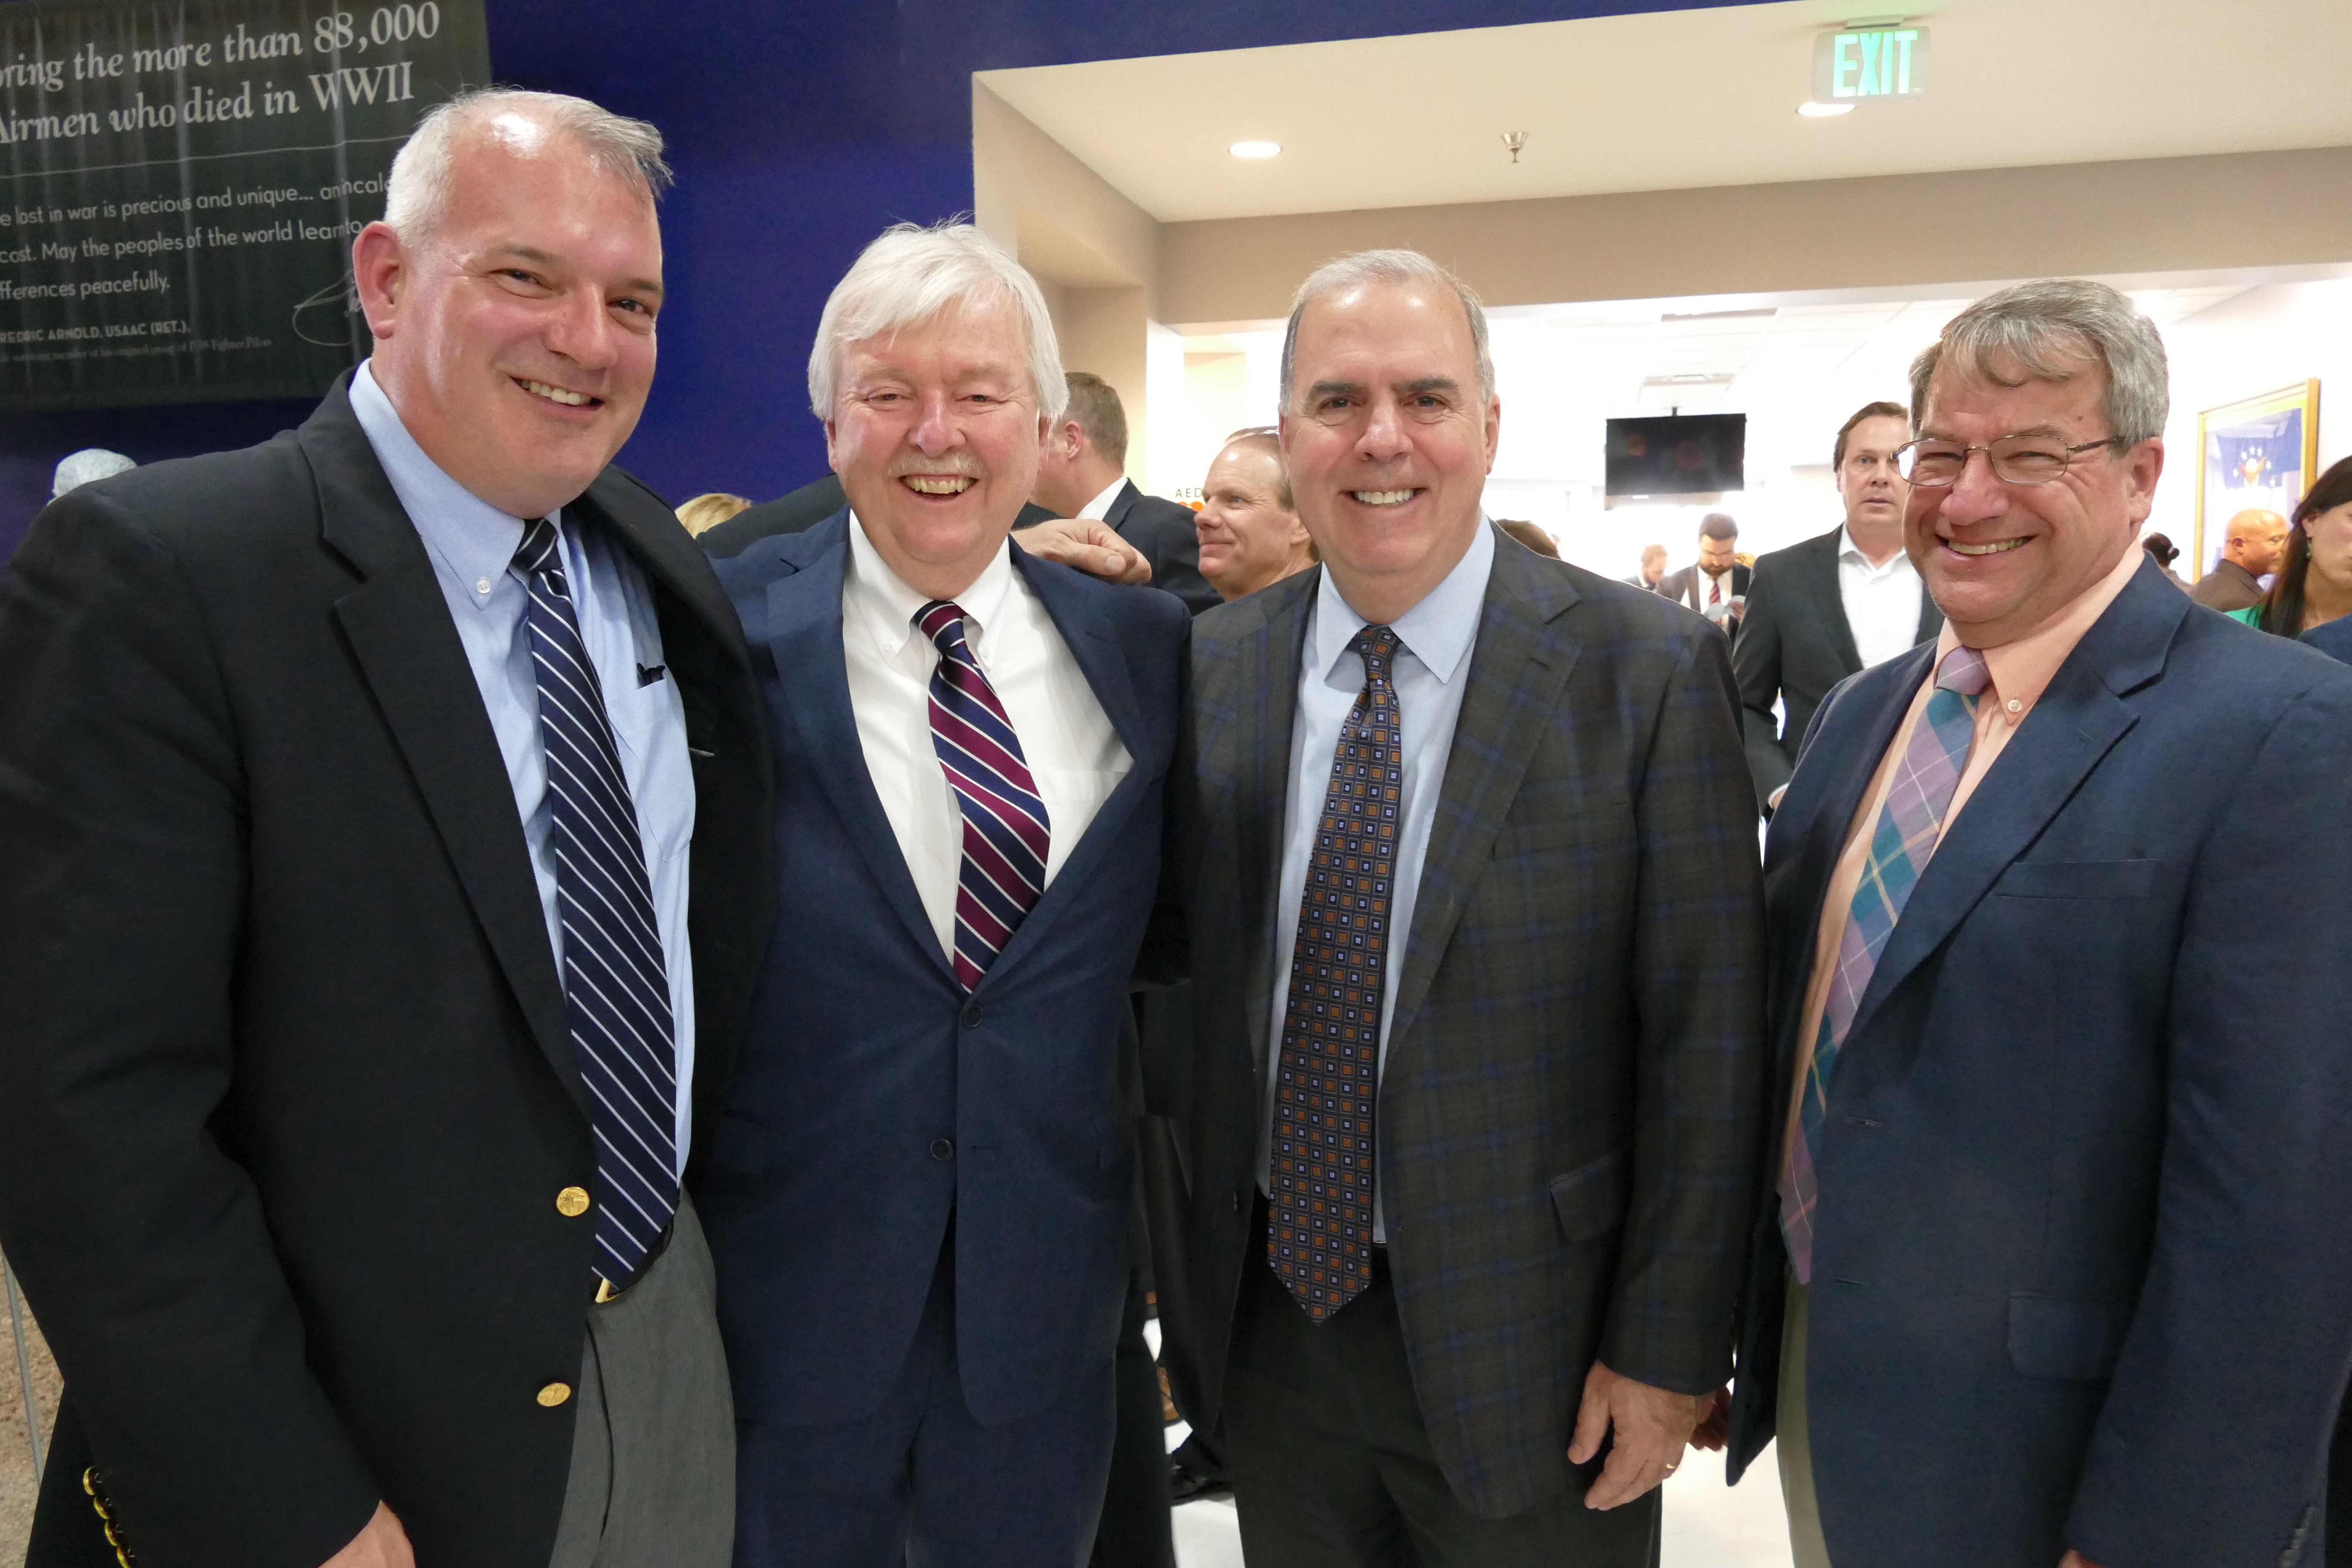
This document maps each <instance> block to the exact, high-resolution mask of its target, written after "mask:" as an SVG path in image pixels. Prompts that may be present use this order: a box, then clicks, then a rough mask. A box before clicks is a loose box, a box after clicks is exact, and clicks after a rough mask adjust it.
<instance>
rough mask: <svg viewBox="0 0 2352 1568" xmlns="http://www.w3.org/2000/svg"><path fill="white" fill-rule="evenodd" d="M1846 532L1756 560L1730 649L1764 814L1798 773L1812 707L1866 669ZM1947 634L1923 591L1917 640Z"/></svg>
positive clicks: (1837, 531)
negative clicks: (1850, 600)
mask: <svg viewBox="0 0 2352 1568" xmlns="http://www.w3.org/2000/svg"><path fill="white" fill-rule="evenodd" d="M1844 531H1845V530H1844V529H1843V527H1839V528H1834V529H1832V530H1831V531H1829V532H1827V533H1824V534H1822V535H1820V536H1819V537H1817V538H1813V539H1808V540H1806V541H1805V542H1802V543H1801V544H1791V545H1790V546H1789V547H1788V548H1787V549H1786V550H1775V551H1771V552H1768V553H1766V554H1763V555H1759V556H1758V557H1757V559H1756V576H1755V580H1754V582H1753V584H1751V585H1750V586H1749V588H1748V616H1747V618H1746V619H1745V620H1744V621H1742V622H1741V623H1740V626H1739V636H1738V639H1737V640H1736V641H1734V642H1733V644H1732V645H1731V668H1732V672H1733V673H1734V674H1735V675H1737V676H1738V678H1739V701H1740V704H1741V706H1742V707H1744V708H1745V709H1746V710H1747V715H1746V723H1747V726H1748V772H1749V773H1751V774H1753V775H1754V776H1755V779H1756V805H1757V807H1758V809H1759V810H1761V809H1762V808H1763V805H1764V803H1765V802H1766V801H1767V800H1769V799H1770V798H1771V795H1772V792H1773V791H1774V790H1776V789H1779V788H1780V786H1781V785H1782V784H1787V783H1788V782H1789V775H1790V773H1793V772H1794V771H1795V770H1796V766H1797V752H1798V749H1799V747H1800V746H1801V745H1802V744H1803V742H1804V738H1805V728H1806V726H1807V725H1809V724H1811V722H1812V721H1813V710H1814V709H1816V708H1818V707H1820V706H1821V703H1822V698H1824V697H1826V696H1828V695H1829V693H1830V690H1831V689H1832V687H1834V686H1836V685H1837V683H1838V682H1839V681H1841V680H1843V679H1845V678H1846V677H1847V676H1849V675H1852V674H1854V673H1855V672H1856V671H1858V670H1860V669H1861V668H1862V655H1861V654H1860V653H1859V652H1857V651H1856V650H1855V648H1854V646H1853V627H1851V626H1847V625H1846V619H1845V602H1844V600H1843V598H1842V597H1840V595H1839V594H1838V539H1839V537H1840V536H1841V535H1843V533H1844ZM1943 629H1944V613H1943V612H1942V611H1941V610H1938V609H1937V608H1936V601H1935V600H1933V599H1931V598H1929V597H1928V596H1927V594H1926V593H1924V592H1923V593H1921V594H1920V595H1919V635H1918V637H1916V638H1915V639H1914V641H1916V642H1926V641H1927V639H1928V638H1930V637H1936V636H1938V635H1940V634H1941V633H1942V631H1943ZM1776 698H1777V699H1778V700H1780V704H1781V707H1782V710H1784V711H1785V712H1786V713H1787V714H1788V724H1787V726H1786V728H1784V729H1780V730H1776V729H1775V728H1774V725H1773V719H1772V703H1773V700H1775V699H1776Z"/></svg>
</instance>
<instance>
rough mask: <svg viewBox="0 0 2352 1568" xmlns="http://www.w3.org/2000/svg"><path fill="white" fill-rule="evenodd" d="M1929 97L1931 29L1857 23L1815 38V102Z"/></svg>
mask: <svg viewBox="0 0 2352 1568" xmlns="http://www.w3.org/2000/svg"><path fill="white" fill-rule="evenodd" d="M1926 96H1927V28H1925V27H1906V26H1902V25H1900V24H1899V23H1897V24H1889V25H1887V26H1845V27H1840V28H1838V29H1837V30H1836V31H1834V32H1829V33H1823V34H1822V35H1821V37H1818V38H1817V39H1815V40H1814V42H1813V101H1814V102H1815V103H1857V104H1859V103H1895V102H1900V101H1902V100H1905V99H1913V98H1925V97H1926Z"/></svg>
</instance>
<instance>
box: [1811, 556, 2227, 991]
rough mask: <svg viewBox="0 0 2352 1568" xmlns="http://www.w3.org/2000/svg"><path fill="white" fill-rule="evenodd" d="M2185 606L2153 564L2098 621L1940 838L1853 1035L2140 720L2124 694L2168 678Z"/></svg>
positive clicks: (2186, 610) (2143, 569)
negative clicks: (2164, 673) (2163, 675)
mask: <svg viewBox="0 0 2352 1568" xmlns="http://www.w3.org/2000/svg"><path fill="white" fill-rule="evenodd" d="M2188 613H2189V601H2188V599H2187V598H2186V597H2185V596H2184V595H2182V594H2181V593H2180V591H2179V589H2177V588H2174V587H2173V586H2172V585H2171V584H2169V583H2168V582H2166V581H2165V580H2164V579H2163V577H2162V574H2161V573H2160V572H2159V571H2158V568H2157V567H2156V566H2155V565H2154V563H2152V562H2151V563H2145V564H2143V565H2142V567H2141V569H2140V571H2139V573H2138V574H2137V575H2135V576H2134V578H2133V579H2132V581H2131V583H2130V584H2128V585H2127V586H2126V588H2125V590H2124V592H2123V594H2122V595H2121V596H2120V597H2118V598H2117V599H2116V602H2115V603H2114V604H2113V605H2109V606H2108V607H2107V611H2106V613H2105V615H2103V616H2100V617H2099V619H2098V620H2097V621H2096V622H2095V623H2094V624H2093V626H2092V627H2091V629H2090V631H2089V632H2088V633H2086V634H2085V635H2084V638H2083V640H2082V642H2081V643H2080V644H2079V645H2078V646H2077V647H2075V649H2074V653H2073V654H2072V655H2071V656H2069V657H2068V658H2067V660H2066V662H2065V663H2064V664H2063V666H2061V667H2060V668H2059V671H2058V674H2057V677H2056V678H2055V679H2053V680H2052V681H2051V683H2050V689H2048V690H2047V691H2045V692H2043V693H2042V698H2041V700H2040V701H2038V702H2036V703H2035V704H2034V706H2033V711H2032V713H2030V714H2028V715H2027V716H2026V719H2025V722H2024V723H2023V724H2021V726H2019V728H2018V731H2017V734H2016V735H2015V736H2014V737H2013V738H2012V739H2011V741H2010V742H2009V744H2008V746H2007V747H2006V748H2004V749H2003V750H2002V752H2001V754H2000V760H1999V761H1997V762H1996V763H1993V765H1992V768H1991V771H1990V772H1989V773H1986V774H1985V777H1984V781H1983V783H1982V784H1979V786H1978V788H1977V792H1976V794H1975V795H1971V796H1970V797H1969V804H1968V805H1967V808H1966V809H1964V810H1963V811H1962V812H1961V813H1960V815H1959V816H1958V819H1957V820H1955V821H1954V822H1953V824H1952V826H1951V827H1950V828H1949V829H1948V831H1947V832H1946V833H1945V835H1944V840H1943V842H1942V843H1941V844H1939V845H1937V847H1936V853H1935V857H1934V858H1932V859H1930V860H1929V861H1928V862H1927V870H1925V871H1924V872H1922V873H1921V874H1920V878H1919V884H1918V886H1917V887H1916V889H1913V890H1912V894H1911V900H1910V902H1909V903H1907V904H1906V905H1905V906H1904V909H1903V915H1902V918H1901V919H1900V920H1898V921H1895V931H1894V933H1893V934H1892V935H1890V936H1889V937H1888V938H1887V939H1886V946H1885V950H1884V951H1882V952H1880V954H1879V957H1878V968H1877V970H1876V972H1875V973H1873V974H1872V976H1871V979H1870V985H1869V988H1868V989H1867V990H1865V991H1864V993H1863V997H1862V1003H1861V1005H1860V1006H1859V1008H1858V1009H1857V1010H1856V1012H1855V1014H1854V1020H1853V1034H1856V1035H1858V1034H1859V1033H1860V1031H1861V1030H1862V1028H1863V1027H1864V1026H1865V1025H1866V1024H1868V1022H1869V1021H1870V1016H1871V1014H1872V1013H1873V1012H1874V1011H1875V1010H1876V1009H1877V1007H1878V1006H1879V1005H1881V1004H1883V1003H1884V1002H1885V999H1886V997H1887V996H1888V995H1889V994H1892V993H1893V991H1894V989H1895V987H1896V986H1897V985H1900V984H1903V981H1904V979H1905V977H1906V975H1908V974H1909V973H1911V972H1912V971H1913V970H1915V969H1916V968H1917V967H1918V966H1919V965H1920V963H1923V962H1924V961H1925V960H1926V959H1927V956H1928V955H1929V954H1930V953H1932V952H1935V951H1936V949H1937V948H1938V947H1940V946H1941V945H1943V942H1944V939H1945V938H1946V937H1948V936H1949V935H1950V934H1951V933H1952V931H1953V930H1954V929H1955V928H1956V927H1958V925H1959V923H1960V921H1963V920H1964V919H1966V918H1967V917H1968V914H1969V910H1973V909H1974V908H1976V905H1977V901H1978V900H1979V899H1981V898H1983V897H1984V895H1985V893H1986V891H1987V890H1988V889H1990V888H1991V886H1992V884H1993V883H1994V881H1995V880H1997V879H1999V878H2000V874H2001V873H2002V872H2003V871H2005V870H2007V869H2008V868H2009V866H2010V863H2011V861H2013V860H2015V859H2016V858H2018V857H2019V856H2020V855H2021V854H2022V853H2024V851H2025V850H2026V849H2027V847H2030V846H2031V845H2032V842H2033V841H2034V839H2035V838H2036V837H2040V835H2041V833H2042V828H2044V827H2045V826H2048V825H2049V822H2050V819H2051V818H2052V817H2053V816H2057V815H2058V813H2059V811H2060V810H2061V809H2062V808H2063V807H2064V805H2065V804H2066V802H2067V801H2068V800H2069V799H2071V798H2073V796H2074V791H2075V789H2076V788H2077V787H2078V786H2080V785H2081V784H2082V782H2083V780H2084V778H2085V777H2087V776H2088V775H2089V773H2090V772H2091V770H2092V769H2093V768H2095V767H2096V766H2097V765H2098V763H2099V759H2100V758H2102V757H2104V756H2105V755H2106V754H2107V752H2108V751H2109V749H2110V748H2112V747H2113V746H2114V745H2115V743H2116V742H2117V741H2119V740H2121V739H2122V738H2123V736H2124V733H2125V732H2126V731H2128V730H2129V729H2130V728H2131V727H2132V726H2133V725H2134V724H2135V723H2137V722H2138V719H2139V716H2138V713H2137V711H2136V710H2134V709H2133V707H2132V705H2131V704H2130V703H2128V702H2126V701H2125V700H2123V697H2122V696H2121V695H2120V694H2121V693H2124V692H2128V691H2131V690H2135V689H2137V688H2138V687H2139V686H2141V685H2144V684H2146V683H2147V681H2149V680H2152V679H2156V678H2157V677H2158V675H2160V674H2161V673H2162V671H2163V667H2164V658H2165V655H2166V652H2167V650H2168V648H2169V647H2170V646H2171V642H2172V637H2173V634H2174V633H2175V632H2176V631H2177V630H2178V629H2179V625H2180V622H2181V620H2182V618H2183V617H2184V616H2187V615H2188Z"/></svg>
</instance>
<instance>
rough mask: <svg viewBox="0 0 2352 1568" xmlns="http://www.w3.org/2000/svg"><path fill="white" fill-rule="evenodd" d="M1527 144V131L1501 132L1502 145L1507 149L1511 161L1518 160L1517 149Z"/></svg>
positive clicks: (1515, 161)
mask: <svg viewBox="0 0 2352 1568" xmlns="http://www.w3.org/2000/svg"><path fill="white" fill-rule="evenodd" d="M1527 144H1528V133H1527V132H1524V131H1506V132H1503V145H1504V146H1505V147H1506V148H1507V149H1509V151H1510V154H1511V162H1512V163H1517V162H1518V161H1519V149H1520V148H1522V147H1524V146H1526V145H1527Z"/></svg>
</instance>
